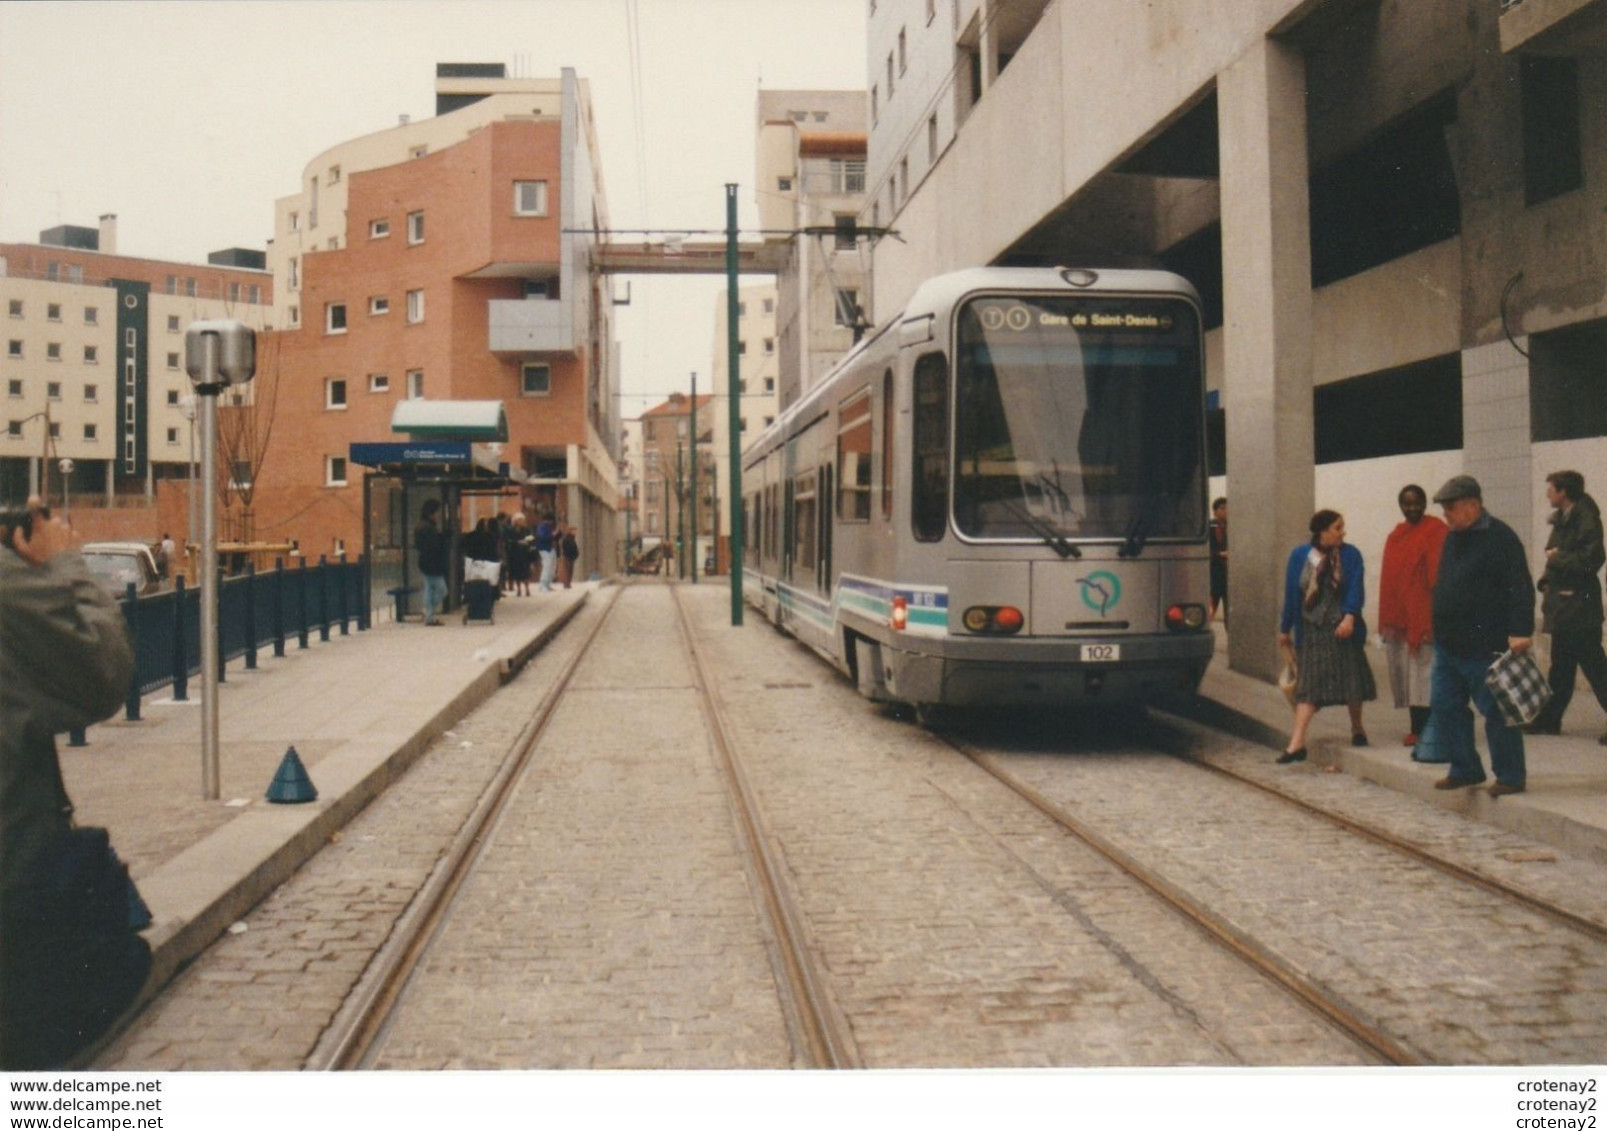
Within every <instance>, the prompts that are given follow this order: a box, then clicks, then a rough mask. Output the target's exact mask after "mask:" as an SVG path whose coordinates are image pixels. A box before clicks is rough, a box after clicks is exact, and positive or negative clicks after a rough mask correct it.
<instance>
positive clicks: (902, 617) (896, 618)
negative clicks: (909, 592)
mask: <svg viewBox="0 0 1607 1131" xmlns="http://www.w3.org/2000/svg"><path fill="white" fill-rule="evenodd" d="M888 622H889V624H891V626H892V628H893V631H895V632H903V631H904V629H906V628H907V627H909V623H910V603H909V601H908V600H907V599H906V598H904V597H894V598H893V615H892V616H891V617H890V618H888Z"/></svg>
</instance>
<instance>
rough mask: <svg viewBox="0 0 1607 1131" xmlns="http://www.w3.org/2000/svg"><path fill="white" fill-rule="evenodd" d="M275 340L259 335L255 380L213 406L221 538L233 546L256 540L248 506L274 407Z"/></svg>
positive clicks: (264, 453) (277, 376) (276, 387)
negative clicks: (230, 539)
mask: <svg viewBox="0 0 1607 1131" xmlns="http://www.w3.org/2000/svg"><path fill="white" fill-rule="evenodd" d="M280 340H281V339H280V335H279V334H276V333H265V334H260V335H259V336H258V342H259V349H258V350H257V375H256V377H255V378H254V379H253V380H252V382H251V384H249V385H247V386H246V387H245V388H244V389H240V390H234V391H231V392H228V393H226V394H224V395H223V397H222V398H221V399H220V400H219V402H218V453H217V454H218V467H217V473H218V494H219V497H221V498H222V500H223V510H224V513H223V533H224V536H225V537H227V538H232V539H233V540H235V541H240V542H249V541H251V540H252V539H253V538H254V537H255V534H256V523H255V519H254V518H253V515H252V503H253V501H254V500H255V498H256V492H257V482H258V480H259V479H260V478H261V475H262V466H263V464H264V463H265V462H266V461H267V457H268V445H269V442H270V441H271V440H272V438H273V422H274V417H275V416H276V415H277V412H278V407H279V383H280V379H281V377H282V373H281V369H280V363H279V362H280V352H281V351H280ZM236 503H238V504H239V505H240V513H239V514H238V515H236V514H235V513H234V505H235V504H236Z"/></svg>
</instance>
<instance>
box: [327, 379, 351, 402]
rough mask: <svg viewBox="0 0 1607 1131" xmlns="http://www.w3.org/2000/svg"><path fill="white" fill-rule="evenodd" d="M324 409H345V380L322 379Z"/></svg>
mask: <svg viewBox="0 0 1607 1131" xmlns="http://www.w3.org/2000/svg"><path fill="white" fill-rule="evenodd" d="M324 407H325V408H345V407H346V378H344V377H326V378H325V379H324Z"/></svg>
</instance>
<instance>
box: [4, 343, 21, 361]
mask: <svg viewBox="0 0 1607 1131" xmlns="http://www.w3.org/2000/svg"><path fill="white" fill-rule="evenodd" d="M6 356H7V357H21V356H22V343H21V342H20V341H18V340H17V339H16V338H12V339H11V340H10V341H9V342H7V343H6Z"/></svg>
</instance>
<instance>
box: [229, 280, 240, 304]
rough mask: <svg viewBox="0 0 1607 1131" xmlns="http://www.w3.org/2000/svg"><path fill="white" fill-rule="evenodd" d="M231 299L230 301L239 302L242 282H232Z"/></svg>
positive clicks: (230, 286) (230, 287)
mask: <svg viewBox="0 0 1607 1131" xmlns="http://www.w3.org/2000/svg"><path fill="white" fill-rule="evenodd" d="M229 301H230V302H239V301H240V284H239V283H230V284H229Z"/></svg>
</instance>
